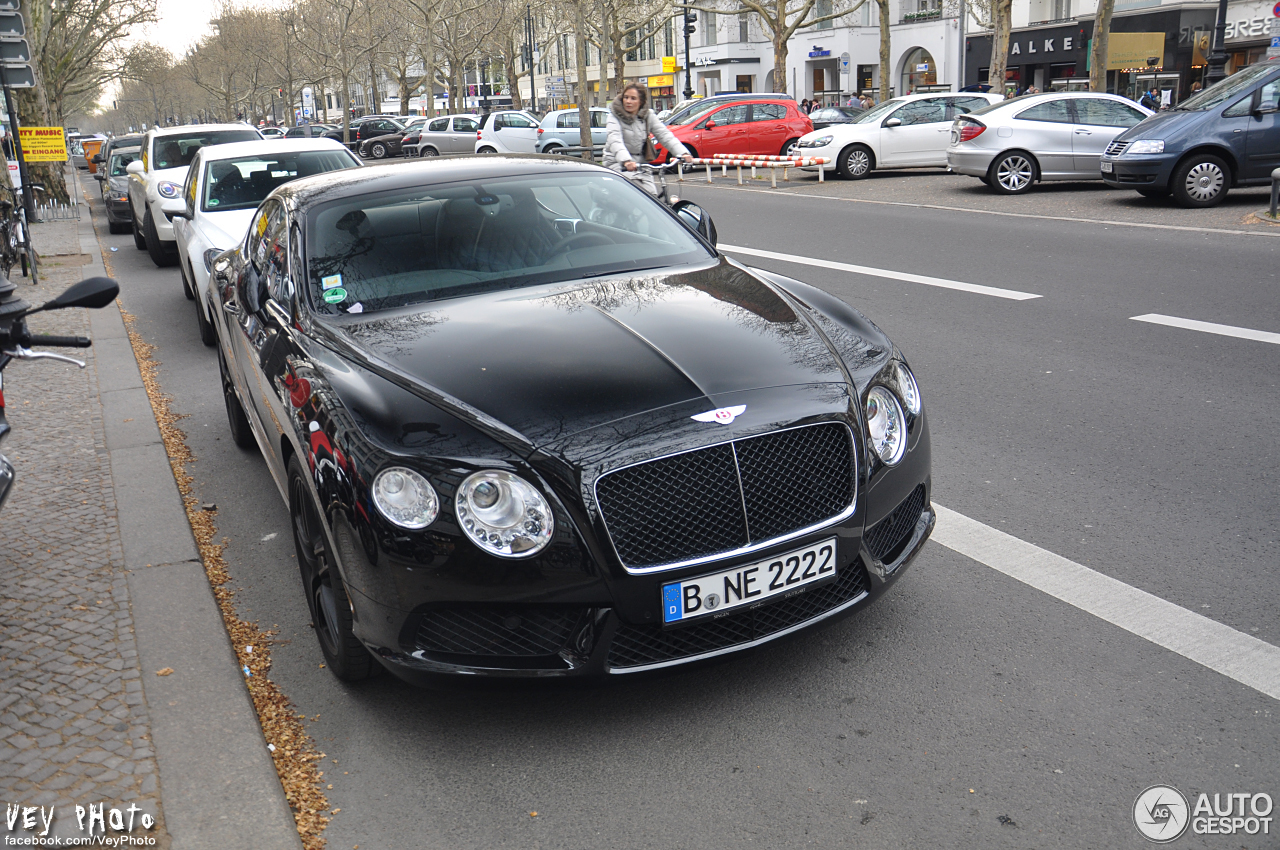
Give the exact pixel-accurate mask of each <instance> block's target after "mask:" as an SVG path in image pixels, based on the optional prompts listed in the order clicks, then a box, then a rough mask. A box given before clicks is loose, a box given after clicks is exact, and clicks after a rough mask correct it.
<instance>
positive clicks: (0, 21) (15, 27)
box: [0, 12, 27, 38]
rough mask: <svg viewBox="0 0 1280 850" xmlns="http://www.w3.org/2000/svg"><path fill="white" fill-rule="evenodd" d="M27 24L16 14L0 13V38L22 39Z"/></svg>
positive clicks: (25, 32)
mask: <svg viewBox="0 0 1280 850" xmlns="http://www.w3.org/2000/svg"><path fill="white" fill-rule="evenodd" d="M26 34H27V24H26V22H25V21H23V20H22V15H20V14H19V13H17V12H0V38H22V37H23V36H24V35H26Z"/></svg>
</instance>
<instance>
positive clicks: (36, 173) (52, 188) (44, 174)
mask: <svg viewBox="0 0 1280 850" xmlns="http://www.w3.org/2000/svg"><path fill="white" fill-rule="evenodd" d="M32 71H33V73H35V74H37V75H38V74H39V71H38V70H36V68H35V67H34V66H33V67H32ZM36 82H37V83H39V82H40V80H39V77H38V76H37V78H36ZM13 108H14V111H16V112H17V113H18V126H19V127H23V126H26V127H48V126H50V116H49V103H48V101H46V100H45V97H44V88H43V86H40V85H37V86H36V87H35V88H34V89H18V90H15V91H14V104H13ZM63 168H64V164H63V163H61V162H29V163H27V178H28V179H29V180H30V181H31V182H32V183H39V184H40V185H42V186H44V189H45V191H44V193H43V194H42V195H41V196H40V197H38V198H37V197H36V196H35V194H34V193H33V192H30V191H29V192H28V193H29V195H30V197H32V198H33V199H35V200H39V201H48V200H54V201H61V202H62V203H67V201H68V200H69V195H68V193H67V181H66V177H65V175H64V174H63Z"/></svg>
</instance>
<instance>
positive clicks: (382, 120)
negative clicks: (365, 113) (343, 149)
mask: <svg viewBox="0 0 1280 850" xmlns="http://www.w3.org/2000/svg"><path fill="white" fill-rule="evenodd" d="M349 130H350V136H351V141H350V142H347V143H346V144H347V147H349V148H351V149H352V150H354V151H358V150H360V146H361V144H362V143H363V142H367V141H369V140H370V139H372V138H374V137H375V136H385V135H387V134H388V133H403V132H404V125H403V124H401V123H400V122H399V121H397V120H396V119H394V118H388V117H386V116H384V115H377V116H373V117H371V118H361V119H358V120H356V121H352V122H351V124H350V125H349ZM324 137H325V138H326V139H333V140H334V141H338V142H341V141H342V127H341V125H339V126H338V127H337V128H336V129H334V130H333V131H331V132H328V133H325V134H324Z"/></svg>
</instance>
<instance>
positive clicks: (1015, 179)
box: [987, 151, 1039, 195]
mask: <svg viewBox="0 0 1280 850" xmlns="http://www.w3.org/2000/svg"><path fill="white" fill-rule="evenodd" d="M1038 172H1039V168H1037V167H1036V161H1035V159H1034V158H1033V157H1032V156H1031V155H1030V154H1026V153H1023V152H1022V151H1010V152H1009V153H1005V154H1001V155H1000V156H998V157H996V161H995V162H993V163H991V170H990V171H989V172H988V174H989V175H990V180H989V182H988V184H987V185H989V186H990V187H991V189H992V191H994V192H995V193H996V194H997V195H1021V194H1023V193H1024V192H1027V191H1029V190H1030V189H1031V186H1032V185H1033V184H1034V183H1035V182H1036V176H1037V174H1038Z"/></svg>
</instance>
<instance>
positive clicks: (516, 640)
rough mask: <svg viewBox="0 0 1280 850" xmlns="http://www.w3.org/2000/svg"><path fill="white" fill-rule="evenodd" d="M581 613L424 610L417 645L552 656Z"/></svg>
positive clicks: (433, 649)
mask: <svg viewBox="0 0 1280 850" xmlns="http://www.w3.org/2000/svg"><path fill="white" fill-rule="evenodd" d="M583 616H584V612H583V609H581V608H550V609H541V608H457V609H443V610H439V611H428V612H427V613H425V614H423V615H422V621H421V622H420V624H419V625H418V633H417V635H416V640H415V644H416V646H417V648H418V649H420V650H423V651H425V652H444V653H450V654H454V655H484V656H495V657H501V656H506V657H533V656H540V655H555V654H556V653H557V652H559V651H560V650H561V649H563V648H564V647H565V645H566V644H567V643H568V642H569V638H570V636H571V635H572V634H573V630H574V628H575V627H576V626H577V625H578V623H579V622H580V621H581V619H582V617H583Z"/></svg>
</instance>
